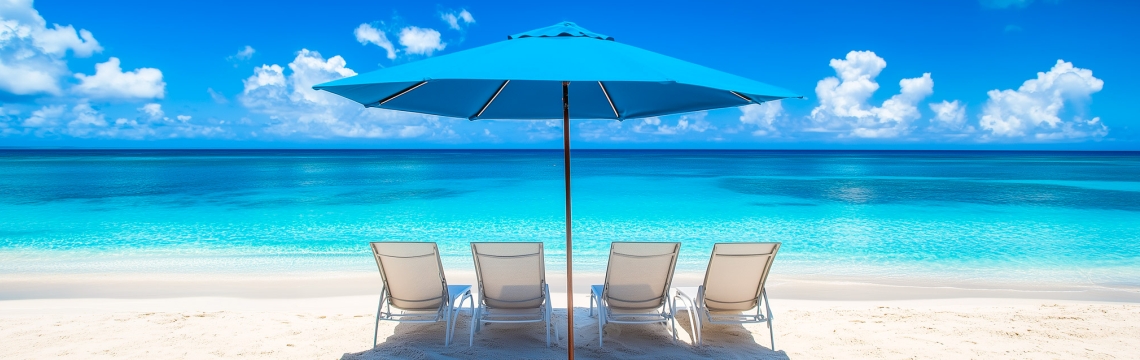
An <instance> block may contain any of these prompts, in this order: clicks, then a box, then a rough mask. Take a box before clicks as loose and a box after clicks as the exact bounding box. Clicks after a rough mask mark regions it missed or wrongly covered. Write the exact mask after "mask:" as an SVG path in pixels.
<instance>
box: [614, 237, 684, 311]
mask: <svg viewBox="0 0 1140 360" xmlns="http://www.w3.org/2000/svg"><path fill="white" fill-rule="evenodd" d="M680 248H681V243H678V242H614V243H612V244H610V259H609V265H607V266H606V284H605V289H604V291H603V295H602V296H604V297H605V300H606V303H607V304H608V306H609V307H611V308H614V309H624V310H648V309H653V308H657V307H660V306H661V305H662V304H664V303H665V301H666V300H667V299H668V296H667V295H668V290H669V285H670V283H671V282H672V281H673V269H674V267H675V266H676V265H677V252H678V251H679V250H680Z"/></svg>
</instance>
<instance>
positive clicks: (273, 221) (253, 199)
mask: <svg viewBox="0 0 1140 360" xmlns="http://www.w3.org/2000/svg"><path fill="white" fill-rule="evenodd" d="M561 162H562V157H561V152H560V151H546V150H531V151H514V150H512V151H507V150H504V151H448V150H430V151H413V150H407V151H344V150H327V151H272V150H256V151H200V150H194V151H150V150H147V151H69V150H43V151H41V150H3V151H0V275H3V274H39V273H51V274H68V273H129V272H174V273H234V272H239V273H243V272H248V273H260V272H274V273H277V272H290V271H297V272H305V271H314V270H318V271H361V272H370V271H373V272H374V271H375V265H374V263H373V262H372V260H371V257H370V256H369V252H368V248H367V242H368V241H377V240H428V241H437V242H438V243H439V244H440V247H441V250H442V252H443V253H444V254H445V255H447V256H446V258H445V259H444V260H445V262H446V266H448V267H449V269H450V268H456V269H460V270H465V269H469V268H470V267H471V265H470V262H471V259H470V250H469V247H468V242H470V241H497V240H503V241H527V240H540V241H543V242H545V243H546V251H547V264H548V269H549V270H548V271H552V272H557V271H559V270H560V269H562V268H563V266H564V254H565V253H564V251H565V246H564V244H563V242H564V238H563V226H564V223H563V193H562V191H563V188H562V167H561V166H562V165H561ZM572 166H573V168H572V169H573V172H574V183H573V184H574V187H573V191H574V193H573V194H574V215H575V222H574V226H575V248H574V254H575V269H576V270H578V271H586V272H591V271H593V272H600V271H602V270H603V269H604V266H605V258H606V254H607V251H608V246H609V242H610V241H619V240H627V241H674V240H675V241H681V242H683V245H682V250H681V252H682V258H681V260H680V263H679V271H693V272H700V271H702V270H703V267H704V265H705V263H704V262H705V261H706V260H707V257H708V252H709V250H710V248H711V245H712V243H714V242H721V241H781V242H783V247H782V249H781V253H780V255H779V256H778V259H777V265H776V269H775V271H779V272H781V273H784V274H793V275H803V276H822V277H855V278H858V277H874V278H899V279H908V278H915V279H948V280H955V281H975V280H976V281H984V282H1004V281H1011V282H1042V283H1051V282H1057V283H1079V284H1087V285H1094V286H1124V287H1138V286H1140V153H1064V152H843V151H837V152H828V151H608V150H607V151H602V150H593V151H591V150H585V151H575V153H574V162H573V165H572Z"/></svg>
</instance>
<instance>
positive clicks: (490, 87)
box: [313, 22, 799, 358]
mask: <svg viewBox="0 0 1140 360" xmlns="http://www.w3.org/2000/svg"><path fill="white" fill-rule="evenodd" d="M313 89H317V90H324V91H328V92H331V93H334V94H337V95H340V96H343V97H346V98H348V99H351V100H353V101H356V102H359V103H361V104H364V106H366V107H375V108H381V109H389V110H399V111H408V112H415V113H423V114H432V115H440V116H449V117H457V118H466V119H470V120H481V119H502V120H507V119H516V120H546V119H562V134H563V140H562V144H563V161H564V162H565V164H564V170H565V183H566V292H567V294H566V301H567V304H568V306H567V308H568V309H571V310H570V311H569V314H568V316H567V341H568V344H567V345H568V346H567V348H568V349H567V351H568V355H569V356H570V357H571V358H573V356H574V319H573V316H571V315H572V314H573V310H572V309H573V308H574V299H573V297H572V296H573V289H574V287H573V270H572V268H571V264H572V249H573V242H572V240H571V239H572V237H571V222H570V219H571V215H570V208H571V207H570V119H597V120H625V119H634V118H643V117H652V116H660V115H668V114H677V113H685V112H692V111H700V110H710V109H718V108H726V107H736V106H743V105H748V104H759V103H763V102H766V101H773V100H780V99H784V98H790V97H799V95H796V94H795V93H792V92H791V91H788V90H785V89H783V88H779V87H776V86H772V85H768V84H765V83H761V82H757V81H753V80H750V79H746V78H743V77H740V76H736V75H732V74H728V73H725V72H721V71H717V70H713V69H710V68H706V67H703V66H700V65H696V64H692V63H689V62H685V61H681V60H678V59H674V58H671V57H668V56H665V55H661V54H657V53H654V52H650V51H647V50H643V49H639V48H636V47H633V46H629V45H625V44H622V43H619V42H617V41H614V38H612V37H609V36H605V35H602V34H598V33H595V32H592V31H589V30H586V29H583V28H582V27H579V26H578V25H576V24H574V23H572V22H563V23H558V24H556V25H553V26H549V27H545V28H541V29H537V30H532V31H528V32H524V33H521V34H516V35H511V36H508V37H507V40H505V41H500V42H497V43H493V44H489V45H485V46H481V47H477V48H473V49H468V50H464V51H460V52H456V53H452V54H448V55H444V56H438V57H433V58H428V59H424V60H420V61H415V62H411V63H407V64H403V65H399V66H393V67H390V68H385V69H380V70H377V71H373V72H369V73H365V74H360V75H356V76H352V77H348V78H344V79H340V80H336V81H331V82H327V83H324V84H320V85H316V86H313Z"/></svg>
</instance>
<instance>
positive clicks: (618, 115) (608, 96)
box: [598, 81, 621, 120]
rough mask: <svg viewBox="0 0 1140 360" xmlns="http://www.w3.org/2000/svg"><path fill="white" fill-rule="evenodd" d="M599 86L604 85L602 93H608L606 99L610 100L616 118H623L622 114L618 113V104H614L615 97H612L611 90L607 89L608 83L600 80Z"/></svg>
mask: <svg viewBox="0 0 1140 360" xmlns="http://www.w3.org/2000/svg"><path fill="white" fill-rule="evenodd" d="M598 86H601V87H602V94H605V95H606V101H609V102H610V109H613V110H614V118H615V119H618V120H621V115H620V114H618V111H617V106H614V99H611V98H610V92H609V91H608V90H606V85H604V84H602V82H601V81H599V82H598Z"/></svg>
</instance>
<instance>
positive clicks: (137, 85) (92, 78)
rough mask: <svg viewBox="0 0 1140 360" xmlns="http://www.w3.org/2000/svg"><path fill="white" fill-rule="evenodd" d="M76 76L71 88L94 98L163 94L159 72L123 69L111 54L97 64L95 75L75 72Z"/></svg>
mask: <svg viewBox="0 0 1140 360" xmlns="http://www.w3.org/2000/svg"><path fill="white" fill-rule="evenodd" d="M75 78H76V79H79V84H78V85H76V86H75V88H74V91H75V92H76V93H79V94H82V95H85V96H88V97H91V98H96V99H155V98H158V99H161V98H162V97H163V96H164V95H165V94H166V83H165V82H163V81H162V71H159V70H158V69H154V68H140V69H135V70H132V71H126V72H124V71H123V68H122V67H120V66H119V59H118V58H114V57H112V58H111V59H110V60H107V62H105V63H100V64H96V65H95V74H94V75H84V74H75Z"/></svg>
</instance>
